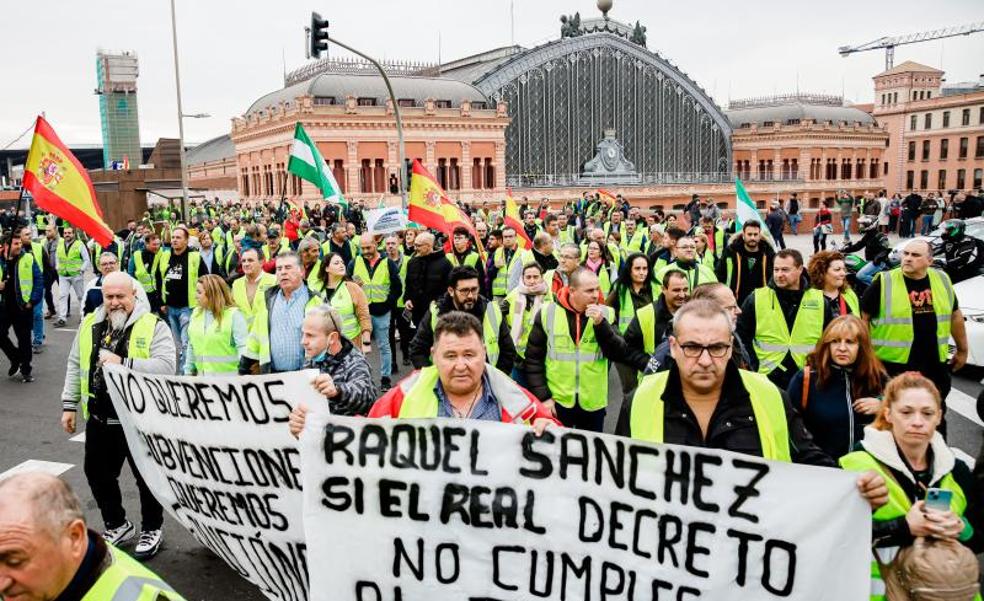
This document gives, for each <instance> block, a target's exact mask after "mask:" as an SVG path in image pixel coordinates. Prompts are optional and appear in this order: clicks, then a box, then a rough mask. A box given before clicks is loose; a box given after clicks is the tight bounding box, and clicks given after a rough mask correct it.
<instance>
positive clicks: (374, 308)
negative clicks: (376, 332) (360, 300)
mask: <svg viewBox="0 0 984 601" xmlns="http://www.w3.org/2000/svg"><path fill="white" fill-rule="evenodd" d="M359 259H362V260H363V261H365V258H364V257H362V256H359V257H356V258H354V259H352V260H351V261H349V263H348V274H349V275H350V276H352V277H355V262H356V261H357V260H359ZM365 264H366V271H368V272H369V277H370V278H372V276H374V275H376V270H377V269H388V270H389V281H390V286H389V292H387V294H386V300H384V301H383V302H381V303H369V314H370V315H375V316H376V317H379V316H380V315H386V314H387V313H389V312H390V311H392V310H393V308H394V307H396V301H397V300H398V299H399V298H400V295H402V294H403V282H401V281H400V268H399V267H397V266H396V263H394V262H393V261H392V260H391V259H390V258H389V257H386V256H385V255H380V257H379V261H376V266H375V267H372V266H370V265H369V261H365ZM368 283H369V282H361V285H362V287H363V288H365V286H366V284H368ZM368 296H369V294H368V293H366V297H368Z"/></svg>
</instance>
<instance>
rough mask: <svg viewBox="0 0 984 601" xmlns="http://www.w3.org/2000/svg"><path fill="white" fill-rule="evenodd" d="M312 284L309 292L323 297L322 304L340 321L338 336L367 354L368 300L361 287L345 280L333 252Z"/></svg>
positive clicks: (369, 330)
mask: <svg viewBox="0 0 984 601" xmlns="http://www.w3.org/2000/svg"><path fill="white" fill-rule="evenodd" d="M308 281H309V282H311V280H310V279H309V280H308ZM314 282H316V284H315V285H314V286H311V289H312V290H314V291H315V292H317V293H319V294H321V295H322V296H324V298H325V302H327V303H328V304H330V305H331V306H332V307H335V310H336V311H338V315H339V317H341V318H342V323H341V327H342V335H343V336H345V337H346V338H348V339H349V340H351V341H352V344H355V345H356V346H359V345H360V344H361V349H362V352H364V353H367V352H369V351H370V350H371V335H372V318H371V317H370V316H369V300H368V299H367V298H366V293H365V292H363V291H362V287H361V286H359V285H358V284H356V283H355V282H353V281H351V279H350V278H349V277H348V272H347V270H346V268H345V259H343V258H342V255H340V254H338V253H336V252H333V253H329V254H327V255H325V257H324V258H323V259H322V260H321V268H320V269H319V271H318V274H317V277H316V278H315V280H314ZM310 285H311V284H310V283H309V286H310Z"/></svg>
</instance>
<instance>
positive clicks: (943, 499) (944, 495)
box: [926, 488, 953, 512]
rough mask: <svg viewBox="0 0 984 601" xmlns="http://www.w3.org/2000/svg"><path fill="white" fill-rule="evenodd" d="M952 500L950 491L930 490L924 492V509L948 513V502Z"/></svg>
mask: <svg viewBox="0 0 984 601" xmlns="http://www.w3.org/2000/svg"><path fill="white" fill-rule="evenodd" d="M952 499H953V491H952V490H944V489H942V488H931V489H929V490H927V491H926V507H928V508H929V509H933V510H935V511H940V512H943V511H950V501H951V500H952Z"/></svg>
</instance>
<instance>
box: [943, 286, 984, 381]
mask: <svg viewBox="0 0 984 601" xmlns="http://www.w3.org/2000/svg"><path fill="white" fill-rule="evenodd" d="M953 291H954V292H956V294H957V301H958V304H959V305H960V311H961V312H962V313H963V317H964V325H965V327H966V328H967V347H968V348H969V349H970V350H969V352H968V354H967V363H968V364H970V365H978V366H982V367H984V275H978V276H974V277H972V278H970V279H969V280H964V281H962V282H959V283H957V284H954V285H953ZM953 350H954V345H953V340H952V339H951V340H950V351H951V352H953Z"/></svg>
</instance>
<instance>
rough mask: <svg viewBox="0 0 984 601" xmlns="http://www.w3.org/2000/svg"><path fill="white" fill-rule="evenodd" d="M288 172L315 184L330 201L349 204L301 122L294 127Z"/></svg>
mask: <svg viewBox="0 0 984 601" xmlns="http://www.w3.org/2000/svg"><path fill="white" fill-rule="evenodd" d="M287 172H288V173H292V174H294V175H296V176H297V177H299V178H301V179H303V180H307V181H309V182H311V183H312V184H314V185H315V187H317V188H318V189H319V190H321V195H322V197H323V198H324V199H325V200H327V201H328V202H337V203H338V204H340V205H345V206H348V201H347V200H345V197H344V196H342V189H341V188H340V187H339V186H338V182H337V181H335V176H334V175H332V173H331V169H329V168H328V163H326V162H325V159H324V157H323V156H321V152H320V151H319V150H318V147H317V145H315V143H314V142H312V141H311V138H309V137H308V135H307V132H306V131H304V127H303V126H302V125H301V124H300V122H298V123H297V126H296V127H295V128H294V143H293V144H292V145H291V147H290V160H289V161H287Z"/></svg>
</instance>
